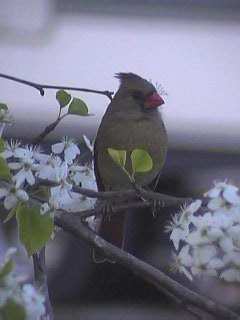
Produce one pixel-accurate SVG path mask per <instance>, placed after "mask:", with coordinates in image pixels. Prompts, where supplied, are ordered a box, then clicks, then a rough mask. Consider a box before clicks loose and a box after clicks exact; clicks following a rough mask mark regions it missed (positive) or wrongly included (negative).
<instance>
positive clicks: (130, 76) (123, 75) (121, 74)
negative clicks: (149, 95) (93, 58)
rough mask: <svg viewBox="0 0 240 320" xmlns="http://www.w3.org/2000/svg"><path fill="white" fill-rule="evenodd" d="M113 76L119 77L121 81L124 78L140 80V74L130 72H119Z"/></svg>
mask: <svg viewBox="0 0 240 320" xmlns="http://www.w3.org/2000/svg"><path fill="white" fill-rule="evenodd" d="M115 78H117V79H119V80H120V81H121V82H123V81H126V80H142V78H141V77H140V76H138V75H137V74H135V73H132V72H119V73H116V74H115Z"/></svg>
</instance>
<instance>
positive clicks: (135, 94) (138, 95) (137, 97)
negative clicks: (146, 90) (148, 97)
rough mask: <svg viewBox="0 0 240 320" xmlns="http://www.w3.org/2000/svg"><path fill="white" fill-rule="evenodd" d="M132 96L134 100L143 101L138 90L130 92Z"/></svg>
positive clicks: (141, 94) (142, 96)
mask: <svg viewBox="0 0 240 320" xmlns="http://www.w3.org/2000/svg"><path fill="white" fill-rule="evenodd" d="M132 96H133V98H134V99H138V100H141V99H144V95H143V93H142V92H141V91H138V90H134V91H132Z"/></svg>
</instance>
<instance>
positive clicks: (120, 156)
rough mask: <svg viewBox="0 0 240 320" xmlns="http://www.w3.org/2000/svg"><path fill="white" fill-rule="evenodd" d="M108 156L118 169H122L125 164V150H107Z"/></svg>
mask: <svg viewBox="0 0 240 320" xmlns="http://www.w3.org/2000/svg"><path fill="white" fill-rule="evenodd" d="M107 150H108V154H109V155H110V157H111V158H112V159H113V161H114V162H115V163H116V164H118V165H119V166H120V167H122V168H124V167H125V164H126V156H127V151H126V150H117V149H112V148H108V149H107Z"/></svg>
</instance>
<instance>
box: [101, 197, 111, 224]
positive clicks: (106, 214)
mask: <svg viewBox="0 0 240 320" xmlns="http://www.w3.org/2000/svg"><path fill="white" fill-rule="evenodd" d="M101 210H102V215H103V219H104V220H106V221H110V220H111V216H112V214H113V204H112V203H111V202H109V201H104V202H103V203H102V209H101Z"/></svg>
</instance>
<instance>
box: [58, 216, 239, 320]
mask: <svg viewBox="0 0 240 320" xmlns="http://www.w3.org/2000/svg"><path fill="white" fill-rule="evenodd" d="M54 221H55V224H56V225H57V226H59V227H61V228H62V229H64V230H65V231H67V232H69V233H71V234H73V235H74V236H75V237H76V238H78V239H83V240H84V241H86V242H87V243H88V244H89V245H91V246H93V247H94V248H96V249H98V250H100V251H101V252H102V254H103V255H104V256H105V257H106V258H108V259H110V260H113V261H116V262H117V263H119V264H121V265H122V266H124V267H126V268H127V269H129V270H130V271H131V272H133V273H134V274H136V275H138V276H140V277H141V278H143V279H144V280H146V281H147V282H149V283H151V284H152V285H154V286H155V287H156V288H157V289H158V290H160V291H161V289H162V288H164V289H166V290H167V291H168V292H170V293H171V294H173V295H174V296H175V297H177V298H179V299H180V300H181V301H182V304H183V306H184V305H186V306H189V305H192V306H195V307H197V308H199V309H200V310H204V311H206V312H208V313H209V314H211V315H213V316H215V317H217V319H228V320H240V316H239V315H238V314H236V313H235V312H233V311H231V310H229V309H228V308H226V307H224V306H222V305H220V304H217V303H216V302H214V301H213V300H211V299H209V298H206V297H204V296H202V295H200V294H198V293H196V292H194V291H191V290H190V289H188V288H186V287H184V286H183V285H181V284H179V283H178V282H176V281H174V280H173V279H171V278H170V277H169V276H167V275H166V274H164V273H163V272H162V271H160V270H158V269H156V268H154V267H153V266H151V265H149V264H147V263H146V262H144V261H142V260H140V259H138V258H136V257H134V256H133V255H131V254H129V253H127V252H125V251H123V250H121V249H119V248H117V247H115V246H113V245H112V244H110V243H108V242H107V241H105V240H104V239H102V238H101V237H100V236H98V235H97V234H95V233H94V232H93V231H92V230H90V229H89V228H88V227H87V226H86V225H84V223H82V222H81V220H80V219H79V217H78V216H77V215H75V214H73V213H67V212H64V211H62V212H58V213H57V214H56V215H55V219H54Z"/></svg>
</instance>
